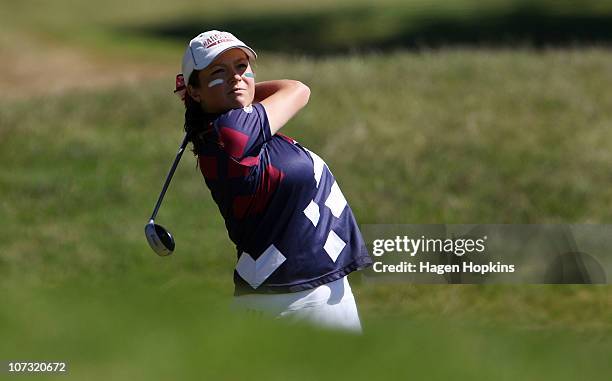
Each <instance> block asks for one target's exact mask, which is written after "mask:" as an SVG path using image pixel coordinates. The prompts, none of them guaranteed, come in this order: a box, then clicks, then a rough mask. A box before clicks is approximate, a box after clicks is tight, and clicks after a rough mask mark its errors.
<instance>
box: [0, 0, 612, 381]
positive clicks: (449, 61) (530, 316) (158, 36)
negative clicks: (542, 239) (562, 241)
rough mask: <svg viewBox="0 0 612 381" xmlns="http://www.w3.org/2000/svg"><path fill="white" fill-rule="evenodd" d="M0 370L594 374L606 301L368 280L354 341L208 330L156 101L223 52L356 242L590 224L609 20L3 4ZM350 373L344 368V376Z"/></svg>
mask: <svg viewBox="0 0 612 381" xmlns="http://www.w3.org/2000/svg"><path fill="white" fill-rule="evenodd" d="M0 5H1V6H0V24H1V25H2V28H3V33H2V36H0V49H1V50H0V52H1V53H2V57H3V60H2V62H0V72H1V73H2V74H0V83H1V86H2V88H3V90H4V91H3V94H2V96H0V160H1V162H2V163H3V165H2V167H1V168H0V195H1V197H0V220H1V221H2V222H1V224H2V225H1V226H2V229H1V231H2V239H0V298H1V299H0V300H2V307H1V308H0V323H1V324H0V337H1V338H2V340H1V341H0V343H1V344H0V359H7V360H9V359H10V360H28V359H30V360H36V359H54V360H66V361H69V363H70V365H69V367H70V372H71V375H72V377H73V378H75V379H98V378H99V379H155V378H158V379H162V378H166V379H167V378H176V379H193V378H202V379H210V378H215V379H239V380H240V379H246V378H264V377H265V378H268V379H295V380H301V379H327V378H346V379H353V380H354V379H371V378H374V377H377V378H383V379H385V378H392V377H393V378H397V377H402V378H403V377H404V376H405V377H409V376H410V377H425V378H427V379H448V378H449V377H454V378H458V379H468V378H469V379H483V380H485V379H491V378H495V379H517V378H521V379H527V380H529V379H532V380H542V379H555V380H572V379H592V380H596V379H608V376H609V375H610V374H611V372H612V367H611V365H610V364H609V361H607V357H609V356H608V355H609V353H610V349H611V344H612V343H611V341H610V332H611V327H612V313H611V311H612V297H611V292H610V287H609V286H580V285H565V286H516V285H514V286H504V285H497V286H467V285H464V286H461V285H454V286H450V285H449V286H432V285H408V284H375V285H372V284H362V283H361V282H360V277H359V275H358V274H355V275H356V276H353V277H352V282H353V284H354V292H355V294H356V296H357V299H358V302H359V307H360V312H361V315H362V320H363V323H364V327H365V329H366V333H365V335H364V336H363V337H352V336H346V335H342V334H338V333H330V332H317V331H313V330H312V329H310V328H308V327H299V328H298V329H296V328H291V327H285V326H283V325H278V324H272V323H271V322H267V321H265V320H256V319H249V318H245V317H241V316H238V315H236V314H234V313H232V312H230V311H229V310H228V306H227V304H228V302H229V300H230V298H231V293H232V284H231V276H232V272H233V265H234V261H235V258H234V249H233V247H232V245H231V244H230V242H229V239H228V238H227V234H226V231H225V228H224V225H223V221H222V219H221V217H220V215H219V213H218V210H217V208H216V206H215V204H214V203H213V202H212V200H211V199H210V196H209V194H208V190H207V189H206V187H205V184H204V183H203V181H202V179H201V176H200V175H199V172H198V171H197V170H196V168H195V161H194V159H193V157H192V156H191V155H189V154H186V155H185V157H184V158H183V161H182V163H181V165H180V167H179V169H178V171H177V173H176V175H175V178H174V180H173V182H172V185H171V187H170V190H169V192H168V194H167V196H166V199H165V201H164V204H163V206H162V208H161V211H160V214H159V217H158V221H159V222H160V223H162V224H163V225H164V226H166V227H168V228H169V229H170V230H171V231H172V233H173V234H174V235H175V238H176V240H177V250H176V253H175V255H173V256H172V257H169V258H158V257H156V256H155V255H154V254H153V253H152V252H151V250H150V249H149V248H148V246H147V243H146V240H145V238H144V234H143V227H144V223H145V222H146V220H147V218H148V217H149V213H150V212H151V209H152V207H153V206H154V203H155V200H156V197H157V195H158V192H159V190H160V188H161V185H162V182H163V179H164V178H165V175H166V172H167V170H168V167H169V166H170V164H171V160H172V159H173V157H174V153H175V152H176V149H177V147H178V144H179V143H180V139H181V137H182V133H181V128H182V106H181V105H180V104H179V102H178V101H177V100H176V98H175V96H174V95H173V94H172V90H173V87H174V75H175V74H176V73H177V72H178V70H180V69H179V67H180V57H181V55H182V51H183V49H184V46H185V44H186V42H187V41H188V40H189V39H190V38H191V37H193V35H195V34H197V33H199V32H200V31H202V30H206V29H211V28H218V29H228V30H230V31H233V32H235V33H236V34H237V35H238V36H239V37H240V38H242V39H243V40H244V41H246V42H247V43H249V44H251V45H252V46H253V47H254V48H255V49H258V51H259V54H260V59H259V60H258V62H257V66H256V70H257V75H258V80H266V79H273V78H294V79H299V80H301V81H303V82H305V83H307V84H308V85H309V86H310V88H311V90H312V97H311V101H310V103H309V105H308V107H306V108H305V109H304V110H303V111H302V112H301V113H300V114H299V115H298V116H297V117H296V118H295V119H294V120H292V122H291V123H290V124H289V125H288V126H287V127H286V128H285V130H284V132H285V133H286V134H288V135H290V136H292V137H294V138H295V139H297V140H298V141H300V143H302V144H303V145H305V146H306V147H309V148H311V149H312V150H314V151H315V152H317V153H318V154H319V155H321V156H322V157H323V158H324V159H325V160H326V162H327V163H328V164H329V165H330V168H332V170H333V172H334V174H335V176H336V177H337V178H338V180H339V182H340V184H341V186H342V189H343V192H344V194H345V195H346V197H347V199H348V200H349V201H350V204H351V207H352V209H353V211H354V212H355V214H356V216H357V219H358V221H359V222H360V223H361V224H365V223H369V224H372V223H609V222H610V220H611V217H612V212H611V209H610V205H612V190H611V189H612V187H610V184H611V180H612V166H611V165H610V164H611V163H612V151H611V150H610V146H611V144H612V130H611V129H610V127H611V123H610V122H611V120H612V118H611V116H612V115H611V113H612V111H611V110H612V95H611V94H610V92H609V89H610V88H611V87H612V65H611V62H612V61H611V59H612V52H611V51H610V49H609V45H610V41H612V28H611V27H610V25H612V24H611V23H610V22H609V21H611V20H612V3H610V2H600V1H580V2H578V1H555V2H553V1H531V2H525V1H511V0H491V1H485V2H477V1H471V0H462V1H453V2H445V1H441V0H437V1H428V2H425V1H394V0H384V1H379V2H376V3H373V2H367V1H365V0H359V1H344V0H342V1H334V2H323V1H311V2H307V3H304V4H297V3H294V2H289V1H280V0H265V1H258V2H251V3H246V4H237V5H232V6H231V7H221V6H219V4H217V3H213V2H207V1H177V2H172V3H169V2H161V1H153V2H152V1H141V0H135V1H132V2H130V3H129V4H127V3H126V2H119V1H116V0H111V1H108V2H105V3H104V4H102V3H94V2H85V1H83V2H73V1H67V0H60V1H54V2H52V3H50V2H45V1H33V0H27V1H20V2H13V1H1V2H0ZM346 364H354V368H353V367H352V366H347V365H346Z"/></svg>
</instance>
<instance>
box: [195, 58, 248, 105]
mask: <svg viewBox="0 0 612 381" xmlns="http://www.w3.org/2000/svg"><path fill="white" fill-rule="evenodd" d="M198 79H199V82H200V87H199V88H195V87H193V86H191V85H189V86H188V90H189V94H190V95H191V97H192V98H194V99H195V100H196V101H198V102H199V103H200V104H201V105H202V108H203V109H204V111H206V112H208V113H222V112H225V111H227V110H230V109H234V108H242V107H245V106H248V105H250V104H251V103H253V98H254V97H255V77H254V75H253V70H252V69H251V64H250V63H249V59H248V57H247V55H246V53H245V52H244V51H242V49H239V48H234V49H230V50H228V51H226V52H223V53H222V54H220V55H219V56H218V57H217V58H216V59H215V60H214V61H213V62H212V63H211V64H210V65H209V66H208V67H207V68H206V69H204V70H202V71H200V72H199V73H198Z"/></svg>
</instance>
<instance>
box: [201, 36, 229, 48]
mask: <svg viewBox="0 0 612 381" xmlns="http://www.w3.org/2000/svg"><path fill="white" fill-rule="evenodd" d="M234 41H235V38H234V37H233V36H231V35H228V34H225V33H221V34H215V35H212V36H210V37H209V38H207V39H206V41H204V48H205V49H208V48H210V47H213V46H215V45H219V44H221V43H224V42H234Z"/></svg>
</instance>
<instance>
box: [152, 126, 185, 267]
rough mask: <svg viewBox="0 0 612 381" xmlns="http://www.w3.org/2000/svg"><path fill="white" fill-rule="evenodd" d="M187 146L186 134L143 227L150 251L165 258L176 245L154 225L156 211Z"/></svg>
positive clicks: (167, 233) (163, 231)
mask: <svg viewBox="0 0 612 381" xmlns="http://www.w3.org/2000/svg"><path fill="white" fill-rule="evenodd" d="M186 146H187V134H185V137H184V138H183V142H182V143H181V146H180V147H179V150H178V152H177V153H176V158H175V159H174V163H173V164H172V167H171V168H170V171H169V172H168V176H167V177H166V182H165V183H164V187H163V188H162V191H161V193H160V194H159V198H158V199H157V204H156V205H155V209H153V214H151V218H150V219H149V223H147V224H146V225H145V235H146V237H147V241H148V242H149V245H150V246H151V249H153V251H154V252H155V253H156V254H157V255H160V256H166V255H170V254H172V252H173V251H174V247H175V246H176V244H175V243H174V238H173V237H172V234H170V232H169V231H167V230H166V229H165V228H164V227H162V226H160V225H158V224H156V223H155V217H156V216H157V211H158V210H159V207H160V205H161V203H162V200H163V199H164V195H165V194H166V190H167V189H168V185H169V184H170V180H172V176H173V175H174V171H175V170H176V167H177V165H178V163H179V161H180V160H181V156H183V151H184V150H185V147H186Z"/></svg>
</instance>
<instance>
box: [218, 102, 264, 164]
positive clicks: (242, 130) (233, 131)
mask: <svg viewBox="0 0 612 381" xmlns="http://www.w3.org/2000/svg"><path fill="white" fill-rule="evenodd" d="M215 129H216V130H217V133H218V134H219V141H220V143H221V146H222V148H223V150H224V151H225V152H226V153H227V154H228V155H230V156H232V157H233V158H235V159H237V160H241V159H242V158H244V157H246V156H257V155H258V154H259V150H260V149H261V146H262V144H263V143H264V142H267V141H268V140H270V138H271V137H272V134H271V133H270V124H269V123H268V116H267V115H266V111H265V109H264V107H263V106H262V105H261V104H260V103H254V104H253V105H251V106H247V107H244V108H239V109H233V110H229V111H227V112H226V113H224V114H221V115H220V116H219V117H218V118H217V120H216V121H215Z"/></svg>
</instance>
